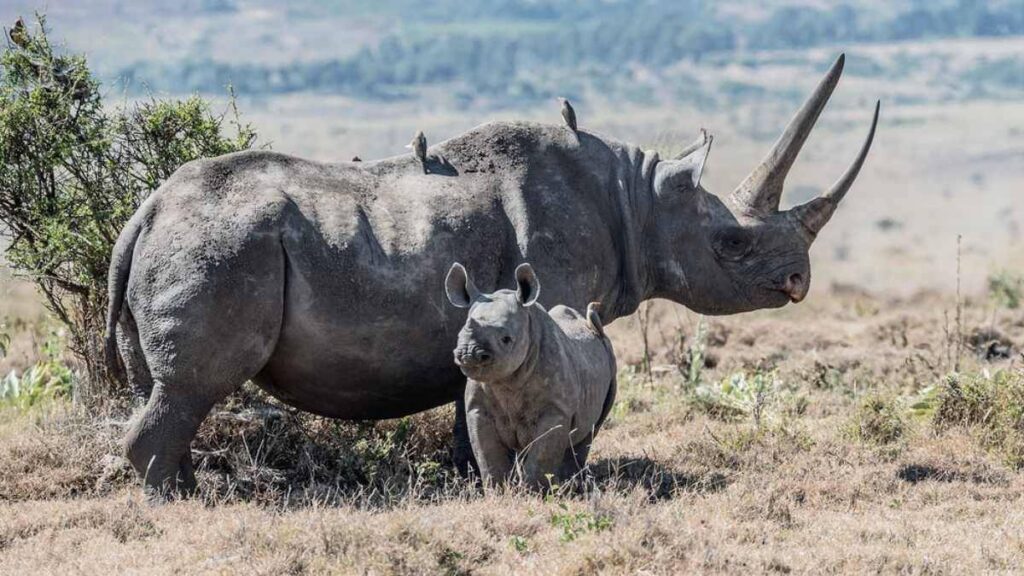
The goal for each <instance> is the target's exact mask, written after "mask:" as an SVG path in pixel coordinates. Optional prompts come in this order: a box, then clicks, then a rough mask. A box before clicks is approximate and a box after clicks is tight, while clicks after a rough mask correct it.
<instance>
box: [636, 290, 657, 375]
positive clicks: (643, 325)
mask: <svg viewBox="0 0 1024 576" xmlns="http://www.w3.org/2000/svg"><path fill="white" fill-rule="evenodd" d="M636 322H637V325H638V326H639V327H640V343H641V344H642V345H643V350H644V351H643V358H642V359H641V361H640V363H641V364H640V369H641V370H643V373H644V377H645V378H646V380H647V383H648V384H651V383H652V382H654V376H653V374H652V372H651V343H650V328H651V301H650V300H647V301H644V302H642V303H641V304H640V307H639V308H638V309H637V311H636Z"/></svg>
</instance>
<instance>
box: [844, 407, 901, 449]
mask: <svg viewBox="0 0 1024 576" xmlns="http://www.w3.org/2000/svg"><path fill="white" fill-rule="evenodd" d="M906 432H907V422H906V417H905V411H904V409H903V406H902V405H901V403H900V401H899V400H898V399H896V398H889V397H885V396H881V395H871V396H868V397H866V398H864V399H863V400H862V401H861V403H860V405H859V406H858V407H857V411H856V412H855V413H854V415H853V418H852V420H851V422H850V424H849V433H850V435H851V436H853V437H854V438H856V439H857V440H860V441H861V442H865V443H869V444H876V445H886V444H892V443H893V442H896V441H898V440H900V439H901V438H903V436H904V434H905V433H906Z"/></svg>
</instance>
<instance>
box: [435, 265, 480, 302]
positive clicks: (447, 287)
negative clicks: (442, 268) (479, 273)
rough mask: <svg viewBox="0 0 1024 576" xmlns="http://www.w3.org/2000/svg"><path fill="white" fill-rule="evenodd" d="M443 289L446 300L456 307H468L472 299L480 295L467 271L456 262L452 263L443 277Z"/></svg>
mask: <svg viewBox="0 0 1024 576" xmlns="http://www.w3.org/2000/svg"><path fill="white" fill-rule="evenodd" d="M444 291H445V293H446V294H448V301H449V302H451V303H452V305H453V306H455V307H456V308H469V307H470V305H472V304H473V300H476V297H477V296H479V295H480V292H478V291H477V289H476V286H474V285H473V281H472V280H470V279H469V273H467V272H466V269H465V268H464V267H463V266H462V264H459V263H458V262H456V263H454V264H452V267H451V269H449V270H448V277H447V278H445V279H444Z"/></svg>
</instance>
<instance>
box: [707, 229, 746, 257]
mask: <svg viewBox="0 0 1024 576" xmlns="http://www.w3.org/2000/svg"><path fill="white" fill-rule="evenodd" d="M752 243H753V242H752V239H751V237H750V234H748V233H747V232H746V231H745V230H742V229H738V228H735V229H730V230H724V231H722V232H720V233H719V234H718V235H717V237H716V238H715V251H716V252H718V255H719V256H721V257H722V258H725V259H728V260H739V259H740V258H743V257H744V256H746V255H747V252H749V251H750V247H751V245H752Z"/></svg>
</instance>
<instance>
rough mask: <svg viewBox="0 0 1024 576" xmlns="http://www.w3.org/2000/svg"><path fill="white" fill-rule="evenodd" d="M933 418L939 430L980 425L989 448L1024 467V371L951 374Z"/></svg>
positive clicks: (983, 439) (1012, 464)
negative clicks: (1023, 372)
mask: <svg viewBox="0 0 1024 576" xmlns="http://www.w3.org/2000/svg"><path fill="white" fill-rule="evenodd" d="M932 422H933V424H934V426H935V427H936V428H937V429H939V430H943V429H946V428H949V427H951V426H968V427H972V428H976V429H978V431H979V432H980V434H981V440H982V442H983V443H984V445H985V447H986V448H988V449H989V450H992V451H994V452H996V453H998V454H1000V455H1001V456H1002V457H1003V458H1004V459H1005V460H1006V462H1007V464H1009V465H1010V466H1013V467H1015V468H1022V467H1024V374H1022V373H1021V372H1020V371H1019V370H1018V371H1010V370H1001V371H999V372H996V373H995V374H989V373H988V371H984V372H982V373H981V374H954V375H951V376H949V377H948V378H947V379H946V382H945V383H944V386H943V387H942V389H941V391H940V393H939V397H938V402H937V405H936V407H935V412H934V416H933V420H932Z"/></svg>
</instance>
